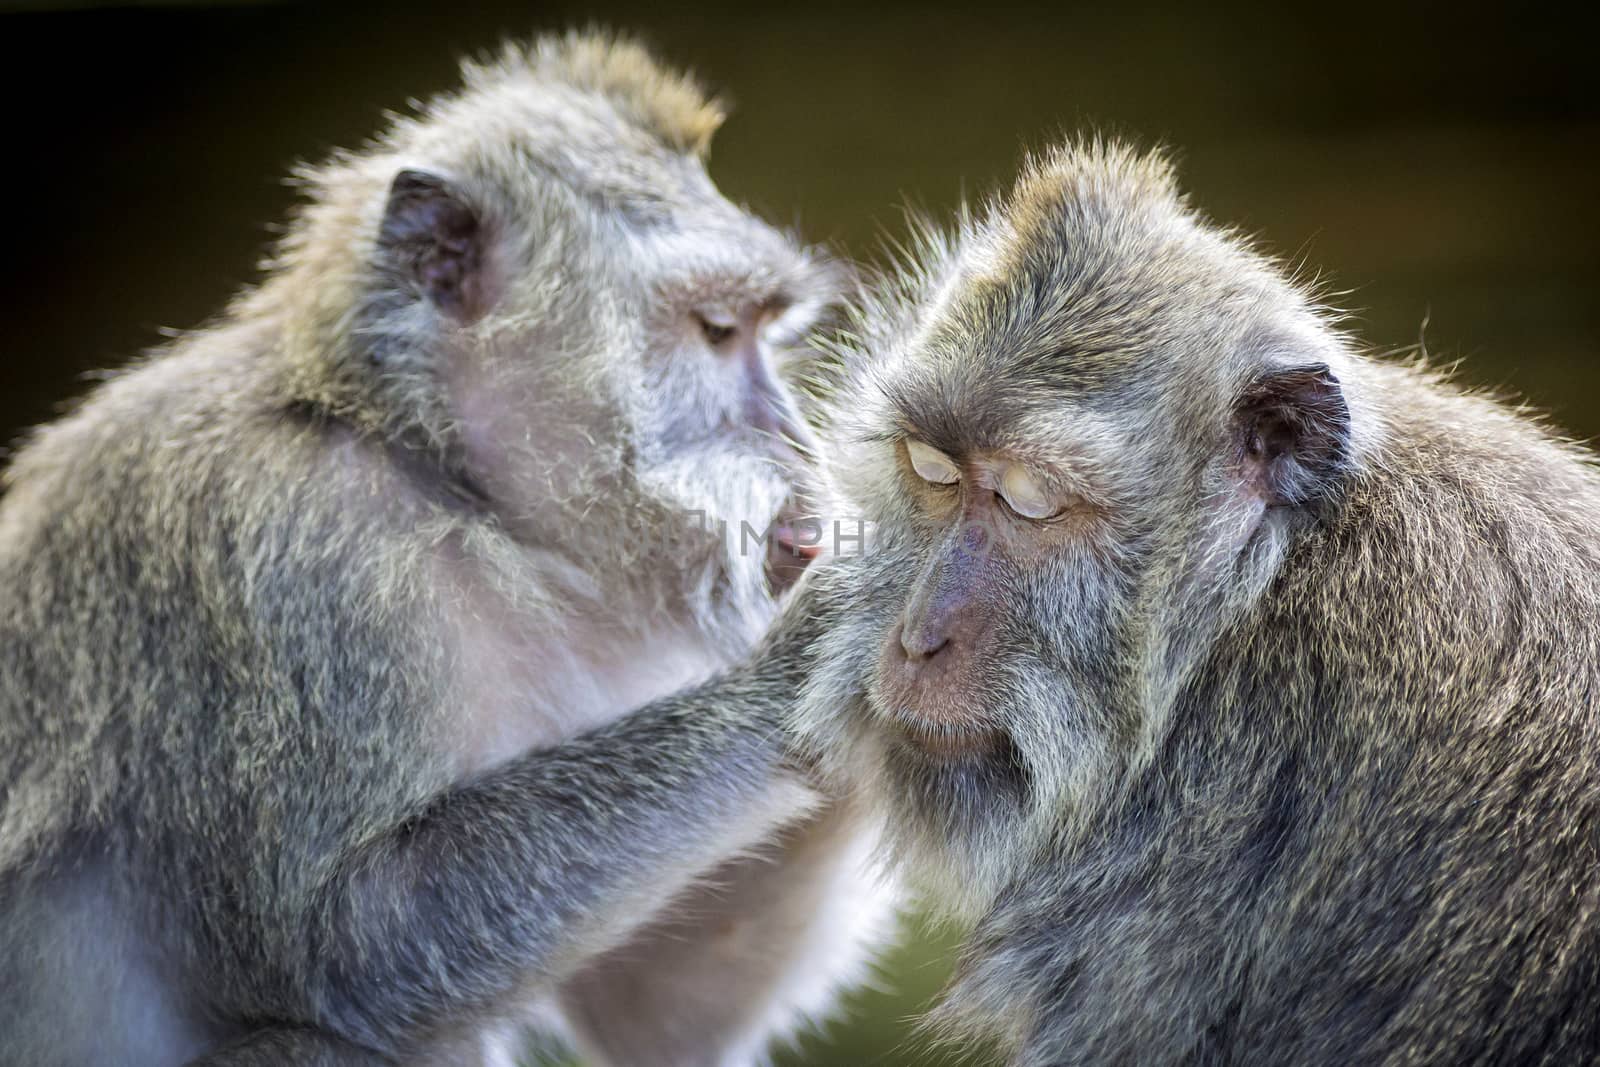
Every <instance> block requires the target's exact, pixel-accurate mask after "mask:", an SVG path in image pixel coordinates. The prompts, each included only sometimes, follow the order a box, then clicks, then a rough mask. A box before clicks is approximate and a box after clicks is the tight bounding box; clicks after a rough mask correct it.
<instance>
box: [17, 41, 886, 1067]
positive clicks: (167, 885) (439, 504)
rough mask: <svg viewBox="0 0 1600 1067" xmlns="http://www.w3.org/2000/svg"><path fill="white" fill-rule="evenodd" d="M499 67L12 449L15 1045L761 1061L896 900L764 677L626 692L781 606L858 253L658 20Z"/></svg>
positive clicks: (187, 1053)
mask: <svg viewBox="0 0 1600 1067" xmlns="http://www.w3.org/2000/svg"><path fill="white" fill-rule="evenodd" d="M465 79H466V84H465V88H464V89H463V90H462V91H461V92H460V93H458V94H456V95H453V96H449V97H446V98H442V99H440V100H437V101H435V102H433V103H432V104H430V105H428V106H427V107H426V108H425V109H423V111H422V112H421V113H420V114H419V115H418V116H417V117H416V118H410V119H398V120H396V121H395V123H394V125H393V127H392V128H391V129H390V130H389V132H388V133H386V134H385V135H384V136H383V137H382V138H381V139H380V140H378V141H377V142H375V143H374V144H372V145H371V146H369V148H367V149H366V150H364V151H362V152H360V153H354V154H345V155H339V156H337V157H336V158H335V159H333V161H332V162H330V163H329V164H327V165H326V166H324V167H322V168H320V169H318V170H316V171H313V172H308V173H307V174H306V175H304V177H305V180H306V182H307V185H308V187H309V192H310V199H309V204H308V206H306V207H305V208H304V209H303V211H302V213H301V214H300V216H299V217H298V218H297V220H296V221H295V223H294V225H293V226H292V228H291V229H290V231H289V233H288V236H287V238H286V239H285V241H284V242H283V245H282V247H281V249H280V251H279V255H278V256H277V258H276V260H275V262H274V263H272V264H271V265H270V271H269V273H268V275H267V277H266V279H265V281H264V282H263V283H262V284H261V285H260V286H259V287H258V288H256V289H255V290H254V291H252V292H249V293H247V294H245V295H243V296H241V297H240V298H239V299H238V300H237V301H236V302H235V304H234V305H233V306H232V307H231V308H230V309H229V311H228V313H227V314H226V315H225V316H224V317H223V318H222V319H221V321H219V322H218V323H217V324H216V325H214V326H212V327H210V328H208V329H206V330H204V331H201V332H198V333H196V334H193V335H191V336H189V337H188V338H186V339H184V340H181V341H179V342H178V343H177V344H175V345H174V346H172V347H171V348H170V349H168V350H167V351H165V352H162V353H160V354H158V355H157V356H155V357H154V358H151V359H149V360H148V361H146V362H144V363H143V364H141V365H140V366H138V367H136V368H135V369H133V370H131V371H129V372H127V373H124V374H122V375H120V376H119V377H117V378H116V379H114V380H113V381H111V382H110V383H109V384H107V385H105V386H103V387H101V388H99V389H98V390H96V392H95V393H94V395H93V396H91V397H90V398H89V399H88V401H87V402H85V403H84V404H83V405H82V407H81V408H80V409H79V410H78V411H77V412H76V413H75V414H72V415H71V416H69V417H67V418H64V419H62V420H61V421H59V422H58V423H56V424H54V425H52V426H49V427H46V428H44V429H43V430H41V431H40V432H39V433H38V434H37V435H36V436H35V437H34V439H33V440H32V441H31V443H29V444H28V445H27V446H26V447H25V448H23V449H22V450H21V451H20V452H19V453H18V454H17V456H16V458H15V460H14V461H13V463H12V464H11V467H10V469H9V472H8V473H7V475H6V480H5V486H6V490H5V496H4V498H3V500H0V1064H7V1065H10V1064H18V1065H20V1064H28V1065H41V1064H63V1065H66V1064H71V1065H84V1064H118V1065H127V1064H135V1065H143V1064H151V1065H156V1064H161V1065H165V1064H177V1063H182V1062H185V1061H192V1062H197V1063H205V1064H219V1065H220V1064H267V1063H273V1064H278V1063H295V1064H309V1063H318V1064H356V1063H388V1062H403V1063H444V1062H449V1063H469V1062H470V1063H501V1062H510V1061H511V1059H512V1058H513V1057H514V1056H515V1054H516V1048H517V1032H518V1030H519V1029H520V1028H521V1027H522V1026H523V1025H524V1024H526V1023H527V1022H528V1021H529V1020H530V1019H532V1020H536V1021H539V1022H541V1023H542V1024H544V1025H546V1026H548V1027H549V1028H550V1029H552V1030H553V1031H555V1032H558V1033H565V1034H566V1035H567V1036H569V1037H570V1038H571V1039H572V1040H573V1041H574V1042H575V1044H576V1045H577V1047H578V1048H579V1050H580V1051H582V1052H583V1053H585V1054H586V1055H587V1056H588V1057H589V1058H591V1059H593V1060H594V1061H597V1062H612V1063H619V1064H623V1063H627V1064H635V1063H651V1064H693V1065H702V1064H738V1063H744V1062H748V1061H750V1060H752V1059H753V1058H755V1057H757V1056H759V1055H760V1054H761V1052H762V1051H763V1049H764V1048H765V1046H766V1044H767V1042H768V1040H769V1039H770V1038H771V1037H772V1036H774V1035H777V1034H782V1033H785V1032H787V1031H789V1030H791V1029H792V1028H793V1027H794V1026H796V1025H797V1024H798V1023H799V1021H800V1020H801V1019H802V1018H803V1017H804V1016H807V1015H811V1014H815V1013H817V1012H820V1011H822V1010H824V1009H825V1008H826V1007H827V1005H828V1003H829V1001H830V998H831V995H832V993H833V990H834V988H835V986H837V985H838V984H839V983H840V982H841V981H845V980H848V979H849V978H850V977H852V976H853V975H854V974H855V973H856V972H857V971H858V970H859V968H860V967H861V965H862V962H863V957H864V952H865V945H866V943H867V942H868V941H869V940H870V939H871V937H873V936H874V935H875V934H876V932H877V929H878V926H879V925H880V924H881V923H882V922H883V921H884V919H885V917H886V914H887V912H886V907H887V901H886V900H885V899H884V897H885V894H884V893H882V892H880V891H879V890H878V889H877V888H876V885H877V883H876V882H875V881H868V875H867V872H866V871H865V869H864V853H865V852H866V851H867V849H868V846H869V842H868V841H867V840H866V838H865V837H864V836H863V835H862V834H861V833H860V832H858V830H857V827H856V826H855V825H854V824H853V823H852V822H851V820H850V819H849V818H848V817H847V816H846V815H845V814H843V813H841V812H839V811H837V810H825V806H824V805H822V804H821V803H820V798H819V797H818V795H817V794H815V793H814V792H813V791H812V790H810V789H809V788H808V787H807V786H806V785H805V784H804V783H803V781H802V780H801V778H800V777H799V776H798V775H797V774H795V773H793V772H791V771H790V770H788V769H786V765H785V763H784V760H785V755H784V752H783V750H782V746H781V744H780V738H779V722H778V719H777V717H776V711H775V705H774V703H773V701H772V700H771V699H770V698H768V699H765V700H754V699H751V700H745V699H743V698H741V697H737V696H734V697H729V696H727V695H726V694H724V696H722V697H721V698H720V699H719V702H718V704H717V706H715V707H708V706H705V705H703V704H701V703H697V702H696V701H695V700H694V699H693V698H692V697H686V698H683V699H680V700H678V701H676V702H667V703H663V704H658V705H655V706H652V707H651V708H650V709H649V710H648V711H645V712H643V713H641V714H639V715H637V716H627V717H625V716H624V713H625V712H627V711H628V710H629V709H632V708H635V707H637V706H638V705H640V704H642V703H644V702H645V701H646V700H648V699H651V698H654V697H659V696H661V695H662V694H665V693H669V692H672V691H673V690H676V689H678V688H680V687H681V686H684V685H686V684H689V683H692V682H694V681H696V680H698V679H701V678H704V677H706V676H707V675H709V674H710V673H712V672H713V671H715V670H717V669H719V668H720V667H722V666H724V665H726V664H727V663H729V662H730V661H731V660H732V659H734V658H736V657H737V656H739V655H741V654H742V653H744V652H745V651H747V650H748V649H749V648H750V646H751V645H752V644H753V643H754V642H755V641H756V639H757V638H758V637H759V636H760V634H761V633H762V631H763V629H764V628H765V627H766V626H767V624H768V623H769V621H770V620H771V617H772V615H773V613H774V608H773V598H772V594H771V592H770V591H769V581H768V579H769V571H772V570H773V568H769V567H768V566H767V564H768V563H769V562H772V561H771V560H768V559H766V558H764V557H763V556H762V555H761V554H760V553H758V552H756V551H750V550H747V549H748V547H749V546H748V545H747V544H744V543H741V541H742V538H741V539H734V538H732V537H723V536H717V535H715V534H714V533H707V532H706V531H707V530H711V529H712V528H714V526H715V524H717V523H719V522H725V523H727V524H729V526H730V527H731V528H732V529H734V530H739V529H741V524H745V523H748V524H749V525H750V526H751V527H753V528H754V529H757V530H766V529H769V528H772V529H776V530H777V531H778V532H779V535H778V536H777V537H775V538H774V541H775V542H776V543H778V544H779V545H780V551H781V546H783V544H784V542H785V541H786V540H788V541H793V540H794V538H793V537H792V536H790V537H788V538H787V539H786V538H785V536H784V535H783V531H784V530H786V529H788V528H789V527H788V525H787V524H788V523H789V522H790V521H791V520H792V519H793V518H794V517H795V516H796V515H798V514H799V512H800V509H801V508H802V507H803V503H802V501H803V498H804V495H805V494H804V484H803V483H804V480H805V469H806V464H805V462H804V461H803V460H804V454H805V453H806V451H807V446H806V440H807V435H806V431H805V429H804V426H803V424H802V423H801V420H800V418H799V416H798V415H797V414H796V410H795V406H794V403H793V402H792V400H791V398H790V396H789V394H788V393H787V391H786V389H785V388H784V387H783V386H782V385H781V384H780V382H779V379H778V377H777V371H776V369H775V368H776V365H777V361H779V360H780V359H782V358H783V357H784V353H785V352H788V351H791V350H797V348H798V346H799V344H800V342H801V340H802V339H803V338H804V337H805V336H806V334H807V332H808V330H809V329H810V327H811V325H812V323H813V321H814V320H815V319H817V317H818V316H819V315H820V314H821V313H822V312H823V311H824V310H825V308H826V307H827V306H828V305H829V303H830V302H831V301H832V300H833V299H834V297H835V294H836V291H837V289H838V285H839V281H840V278H839V270H838V268H837V267H836V266H835V265H833V264H831V263H830V262H828V261H827V260H826V259H825V258H823V257H820V256H818V255H817V254H815V253H813V252H810V251H808V250H806V249H804V248H801V247H799V246H797V245H796V244H795V243H794V242H793V241H791V240H790V239H789V238H787V237H785V236H783V235H781V234H779V233H778V232H776V231H774V230H772V229H770V228H769V227H767V226H766V225H764V224H762V223H761V222H759V221H757V220H755V219H754V218H752V217H750V216H749V215H747V214H745V213H744V212H742V211H740V210H738V209H736V208H735V207H734V206H733V205H731V204H729V203H728V202H727V201H726V200H724V199H723V198H722V197H721V196H720V194H719V193H718V192H717V191H716V189H715V188H714V187H713V186H712V184H711V183H710V180H709V179H708V178H707V176H706V173H705V170H704V166H703V158H704V155H705V151H706V146H707V143H708V140H709V138H710V137H711V134H712V132H713V130H714V129H715V128H716V126H717V125H718V123H719V121H720V119H721V113H720V111H719V109H718V107H717V105H716V104H715V103H714V102H710V101H708V100H707V99H706V98H705V97H704V96H703V95H702V94H701V93H700V92H699V90H698V89H697V88H696V87H695V86H694V85H693V84H692V83H691V82H690V81H689V80H687V79H685V78H683V77H681V76H679V75H677V74H674V73H672V72H669V71H666V70H663V69H662V68H660V67H658V66H656V65H655V64H654V63H653V62H652V61H651V60H650V59H649V58H648V57H647V56H646V55H645V54H644V53H643V52H642V51H641V50H640V49H638V48H637V47H636V46H633V45H631V44H628V43H618V42H614V41H611V40H608V39H603V38H599V37H594V36H576V35H575V36H569V37H566V38H563V39H545V40H541V41H539V42H537V43H536V44H535V45H533V46H532V47H531V48H527V49H521V48H510V49H508V50H507V51H506V52H505V53H504V55H503V56H501V57H500V58H499V59H498V60H497V61H494V62H489V63H485V64H469V65H467V67H466V68H465ZM791 558H792V557H791ZM774 577H775V578H776V576H774ZM785 632H786V633H789V634H790V636H789V638H787V640H789V641H790V642H791V643H795V642H798V643H799V645H803V644H804V643H805V640H806V639H807V638H805V635H804V634H801V635H800V636H794V632H793V627H790V629H789V630H786V631H785ZM784 669H785V668H784V666H783V664H782V663H781V662H778V661H776V660H775V661H773V662H772V663H768V664H764V665H761V666H757V667H751V668H748V669H746V668H741V669H737V670H735V671H733V672H732V673H731V674H729V675H728V679H727V681H725V682H724V688H725V689H726V688H727V687H732V688H733V689H734V690H737V688H738V687H739V686H740V685H745V686H748V687H749V689H750V692H751V693H753V694H754V693H764V692H766V691H767V690H768V689H770V688H772V687H777V688H778V689H780V690H789V691H792V689H793V687H794V685H795V684H796V682H795V678H794V677H792V676H788V675H784V674H783V673H782V671H783V670H784ZM773 671H777V672H778V673H776V674H774V673H771V672H773ZM762 672H767V673H762ZM741 679H742V681H741ZM845 903H847V904H848V907H846V906H843V905H844V904H845Z"/></svg>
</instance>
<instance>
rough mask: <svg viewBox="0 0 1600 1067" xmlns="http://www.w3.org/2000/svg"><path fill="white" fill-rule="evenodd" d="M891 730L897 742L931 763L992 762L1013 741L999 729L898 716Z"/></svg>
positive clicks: (893, 721) (892, 723)
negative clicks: (948, 724) (944, 723)
mask: <svg viewBox="0 0 1600 1067" xmlns="http://www.w3.org/2000/svg"><path fill="white" fill-rule="evenodd" d="M889 729H890V730H891V731H892V732H893V734H894V742H895V743H897V744H900V745H902V746H904V747H906V748H910V749H911V750H913V751H915V752H917V753H920V754H921V755H922V756H924V757H926V758H928V759H930V760H939V761H951V762H954V761H960V760H983V759H992V758H994V757H996V756H1000V755H1002V754H1004V753H1005V752H1006V751H1007V749H1008V747H1009V745H1010V743H1011V742H1010V738H1009V737H1008V736H1007V735H1006V732H1005V731H1004V730H1001V729H999V728H998V727H976V726H954V727H952V726H945V725H942V724H939V723H933V722H928V721H926V720H922V719H910V718H909V717H907V716H902V715H897V716H895V717H894V718H893V720H892V722H891V725H890V726H889Z"/></svg>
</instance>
